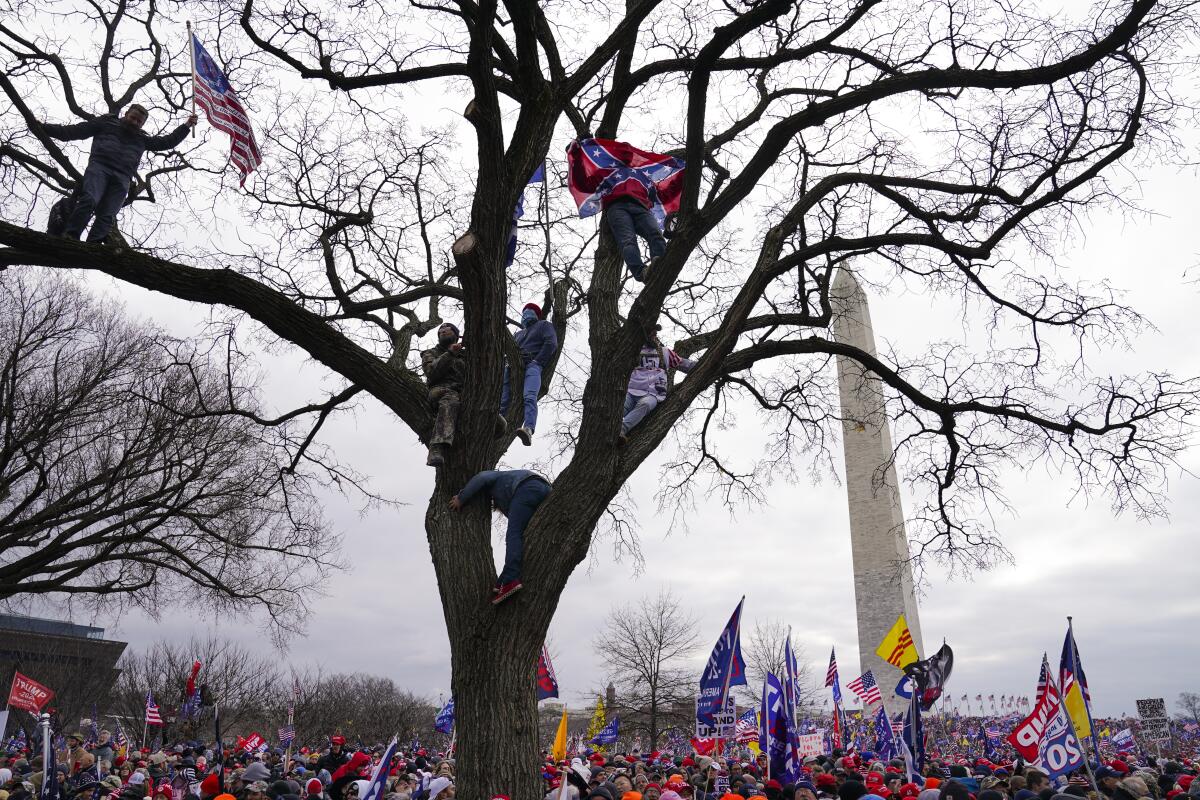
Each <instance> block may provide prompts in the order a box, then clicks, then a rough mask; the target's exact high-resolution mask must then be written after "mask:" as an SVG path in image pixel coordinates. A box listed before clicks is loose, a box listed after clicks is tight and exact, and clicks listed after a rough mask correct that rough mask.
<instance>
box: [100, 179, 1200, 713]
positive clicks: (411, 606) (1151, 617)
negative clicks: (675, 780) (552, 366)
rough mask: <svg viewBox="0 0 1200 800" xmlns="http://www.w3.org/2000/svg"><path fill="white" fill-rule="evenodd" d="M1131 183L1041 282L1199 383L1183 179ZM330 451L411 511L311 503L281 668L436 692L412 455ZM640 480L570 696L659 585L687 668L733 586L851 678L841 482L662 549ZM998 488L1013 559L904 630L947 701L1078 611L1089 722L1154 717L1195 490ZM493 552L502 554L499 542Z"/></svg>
mask: <svg viewBox="0 0 1200 800" xmlns="http://www.w3.org/2000/svg"><path fill="white" fill-rule="evenodd" d="M1140 172H1141V174H1142V176H1143V181H1142V185H1141V188H1140V191H1141V192H1142V193H1143V197H1142V203H1143V205H1144V206H1145V207H1148V208H1149V209H1151V210H1152V211H1153V212H1155V213H1154V215H1151V216H1143V217H1138V218H1125V217H1123V216H1117V215H1109V214H1099V215H1095V216H1094V217H1093V218H1092V219H1091V220H1089V221H1088V222H1087V224H1086V226H1085V227H1084V228H1083V229H1080V230H1076V231H1073V232H1072V234H1071V236H1070V239H1069V240H1068V241H1065V242H1064V245H1063V252H1062V255H1061V259H1060V262H1059V269H1060V270H1061V272H1062V274H1063V275H1064V277H1067V278H1086V279H1089V280H1096V281H1099V280H1103V279H1110V280H1111V281H1112V282H1113V283H1114V284H1115V285H1116V286H1118V287H1120V288H1124V289H1126V290H1127V291H1128V298H1127V299H1128V300H1129V302H1130V303H1132V305H1133V306H1134V307H1135V308H1137V309H1139V310H1140V311H1142V312H1143V313H1144V314H1145V315H1146V316H1147V317H1148V319H1149V321H1150V322H1151V323H1153V325H1154V329H1147V330H1145V331H1143V332H1142V333H1141V334H1140V335H1139V336H1138V337H1137V338H1136V340H1135V341H1134V346H1133V349H1132V350H1131V351H1130V352H1114V353H1109V354H1105V355H1104V358H1103V361H1104V363H1105V365H1106V366H1110V367H1111V368H1112V369H1114V370H1115V369H1126V370H1160V369H1161V370H1171V371H1173V372H1175V373H1176V374H1178V375H1196V374H1200V355H1198V354H1197V352H1196V347H1195V342H1196V340H1197V337H1196V335H1195V326H1196V324H1197V323H1196V309H1197V307H1198V302H1197V301H1198V299H1200V298H1198V291H1197V286H1196V285H1195V284H1193V283H1189V282H1188V280H1187V276H1186V275H1185V273H1186V272H1187V271H1188V270H1189V269H1190V268H1191V267H1192V266H1193V263H1194V262H1195V260H1196V253H1197V251H1198V250H1200V247H1198V246H1197V244H1196V241H1197V240H1196V235H1195V234H1196V227H1195V226H1196V215H1195V202H1194V196H1195V190H1196V176H1195V175H1194V174H1193V173H1192V172H1190V171H1182V172H1181V171H1178V170H1175V169H1172V168H1156V169H1147V170H1140ZM101 285H103V286H105V287H106V289H107V290H109V291H112V292H114V293H115V294H117V295H119V296H120V297H122V298H123V299H124V300H125V301H126V302H127V303H128V304H129V306H130V308H131V310H133V311H135V312H136V313H139V314H144V315H146V316H149V317H150V318H152V319H155V320H156V321H158V322H159V323H160V324H163V325H167V326H169V327H170V328H171V329H172V330H173V331H174V332H176V333H181V332H185V331H186V330H188V325H189V324H190V322H188V320H193V319H197V318H199V316H200V314H199V313H198V312H197V311H196V310H195V309H188V308H187V307H186V306H185V305H184V304H181V303H179V302H178V301H174V300H170V299H167V298H163V297H160V296H152V295H149V294H147V293H144V292H140V290H138V291H135V290H131V289H129V288H128V287H124V286H118V285H116V284H114V283H104V284H101ZM871 313H872V315H873V318H874V321H875V327H876V332H877V336H878V337H879V339H880V346H881V349H883V346H884V344H885V343H890V344H893V345H894V346H896V347H897V348H898V349H900V350H902V351H906V352H919V349H917V348H920V347H921V346H922V343H924V342H928V341H932V340H936V339H942V338H953V337H954V336H956V335H958V333H959V329H961V327H963V326H964V325H965V327H966V328H967V329H968V330H970V329H971V328H972V326H973V324H974V323H975V322H976V321H974V320H971V319H967V320H965V321H960V320H959V317H958V314H957V309H955V308H947V307H944V306H931V305H930V304H929V303H928V301H927V300H926V298H924V297H922V296H917V295H905V294H902V293H901V292H899V291H895V292H894V293H893V294H891V295H884V296H880V295H875V296H872V297H871ZM299 364H300V359H299V358H298V357H297V356H294V355H293V356H288V355H280V356H265V357H264V365H265V367H266V369H267V370H268V371H269V372H270V376H269V378H268V390H269V391H268V397H270V396H271V393H272V391H273V390H275V389H277V388H284V389H294V388H295V387H296V386H301V385H304V384H305V383H306V382H307V381H314V382H315V381H316V380H319V378H320V377H321V374H320V372H319V371H318V370H317V369H315V368H311V367H307V368H302V369H301V370H300V372H299V373H297V370H296V367H297V365H299ZM310 385H311V384H310ZM750 419H752V417H751V418H750ZM542 427H543V428H546V427H548V426H547V425H545V424H543V426H542ZM751 430H752V428H751ZM748 432H749V431H748ZM326 441H327V442H329V443H330V444H332V445H333V446H334V447H336V449H337V452H338V454H339V456H340V457H341V459H342V460H343V461H345V462H347V463H349V464H351V465H353V466H354V467H356V468H358V469H359V470H361V471H363V472H365V473H367V474H369V475H371V476H372V478H373V482H374V486H375V487H376V488H377V489H378V490H380V491H382V492H384V493H386V494H389V495H390V496H393V497H395V498H396V499H398V500H400V501H402V502H404V503H406V504H407V505H406V506H404V507H402V508H400V509H398V510H389V511H383V512H378V513H369V514H367V515H366V516H363V517H360V516H359V514H358V508H357V506H356V505H354V504H352V503H347V502H346V501H344V500H343V499H342V498H340V497H338V496H336V495H332V496H330V498H329V500H328V505H327V512H328V514H329V517H330V519H331V520H332V521H333V523H334V525H335V526H336V527H337V528H339V529H340V530H342V531H343V532H344V533H345V535H346V536H345V555H346V557H347V560H348V562H349V563H350V568H349V570H348V571H346V572H345V573H343V574H339V575H335V576H334V577H333V578H332V579H331V580H330V581H329V582H328V584H327V585H326V587H325V589H326V591H327V593H328V596H327V597H326V598H324V599H322V600H319V601H318V602H317V603H316V604H315V606H314V612H313V614H312V615H311V617H310V618H309V620H308V621H307V630H308V633H307V636H305V637H303V638H297V639H295V640H293V641H292V643H291V647H290V649H289V651H288V652H287V653H278V654H277V656H278V658H279V659H280V660H281V662H284V663H292V664H303V663H317V662H319V663H322V664H324V665H325V666H326V667H328V668H329V669H331V670H338V671H363V672H371V673H377V674H385V675H388V676H390V677H392V678H394V679H395V680H396V681H397V682H398V683H399V684H400V685H402V686H405V687H408V688H410V689H412V690H414V691H417V692H420V693H424V694H427V695H428V696H430V698H431V699H436V698H437V697H438V696H439V694H441V693H444V692H447V691H448V687H449V684H450V675H449V645H448V642H447V638H446V633H445V627H444V623H443V620H442V614H441V610H440V607H439V603H438V599H437V591H436V588H435V585H434V576H433V569H432V566H431V564H430V561H429V555H428V549H427V545H426V541H425V534H424V530H423V516H424V507H425V503H426V501H427V499H428V496H429V493H430V491H431V488H432V477H433V475H432V472H431V471H430V470H429V469H428V468H427V467H425V466H423V462H424V452H423V450H422V449H421V447H420V446H419V444H418V443H417V441H416V439H415V438H414V437H413V435H412V434H411V433H408V432H407V431H406V430H405V429H404V428H403V426H402V425H401V424H400V423H398V422H397V421H396V420H395V419H393V418H392V417H391V416H390V415H389V414H388V413H386V412H384V411H383V410H382V409H381V408H380V407H379V406H378V405H377V404H374V403H373V402H371V401H368V402H367V403H366V404H364V406H363V407H362V408H361V410H360V411H359V412H358V413H357V414H356V415H355V416H354V417H343V418H342V419H341V420H339V421H338V422H336V423H335V424H334V425H333V426H331V427H330V428H329V430H328V434H327V436H326ZM747 446H748V447H753V443H752V442H751V443H750V444H749V445H747ZM515 447H516V449H515V450H514V451H510V462H509V463H510V464H512V465H522V464H525V463H530V462H531V461H532V460H534V459H536V458H537V457H538V456H539V454H541V452H542V447H541V446H537V445H536V443H535V447H534V448H532V449H531V450H528V451H523V452H521V451H522V450H523V448H520V446H519V445H516V446H515ZM734 454H735V455H736V451H734ZM839 456H840V451H839ZM838 461H839V467H838V468H839V470H840V468H841V467H840V457H839V459H838ZM1187 464H1188V465H1189V468H1190V469H1191V470H1192V471H1195V468H1196V467H1197V466H1200V456H1197V455H1196V454H1195V453H1193V454H1190V455H1189V456H1188V457H1187ZM656 484H657V464H656V463H654V462H647V464H645V465H644V466H643V468H642V469H641V470H640V471H639V472H638V473H637V474H636V475H635V476H634V479H633V481H632V487H633V497H634V498H635V499H636V501H637V502H638V504H639V507H640V508H641V509H642V512H643V516H644V517H645V519H646V526H645V530H644V531H643V538H642V542H643V548H644V554H645V565H646V568H645V571H644V573H643V574H640V575H637V574H634V573H633V571H632V565H631V564H629V563H614V562H613V560H612V558H611V553H609V552H608V551H607V550H606V549H605V548H604V546H603V545H600V546H599V547H598V548H596V550H595V552H593V554H592V558H591V567H590V568H588V567H587V566H586V565H585V566H584V567H581V568H580V569H579V570H578V571H577V572H576V574H575V575H574V576H573V577H572V579H571V581H570V583H569V584H568V586H567V589H566V592H565V593H564V594H563V597H562V601H561V603H560V605H559V609H558V612H557V615H556V617H555V620H554V623H553V624H552V626H551V639H552V642H553V645H554V648H555V650H556V652H557V653H558V657H557V663H556V665H555V666H556V669H557V672H558V678H559V682H560V684H561V686H562V689H563V692H564V697H565V698H566V699H567V701H568V703H571V702H576V703H582V702H583V701H584V694H585V693H586V692H587V691H588V690H589V689H590V688H592V687H595V686H598V685H602V682H603V675H602V674H601V671H600V666H599V661H598V659H597V658H596V657H595V655H594V653H593V645H592V642H593V638H594V636H595V633H596V631H597V630H598V628H599V626H600V624H601V621H602V619H603V617H604V614H605V613H606V611H607V610H608V609H609V608H610V607H612V606H613V605H615V604H620V603H627V602H637V601H639V600H640V599H642V598H645V597H648V596H652V595H654V594H655V593H657V592H658V591H660V590H661V589H663V588H669V589H671V590H672V591H674V592H675V593H676V594H677V595H679V596H681V597H682V598H684V600H685V601H686V605H687V606H688V607H689V608H690V609H693V610H694V611H695V613H696V614H697V615H699V616H700V617H701V620H702V622H701V639H702V642H703V643H702V646H701V647H700V649H699V650H698V651H697V653H696V665H697V666H696V668H697V674H698V672H699V664H700V661H701V660H702V659H703V658H704V657H705V655H706V651H707V649H708V648H710V647H711V645H712V642H713V641H714V640H715V639H716V637H717V635H718V633H719V631H720V629H721V626H722V625H723V624H724V622H725V620H726V619H727V618H728V616H729V614H730V612H731V610H732V609H733V607H734V605H735V604H736V603H737V600H738V598H739V597H740V596H741V595H742V594H743V593H744V594H745V595H746V607H745V610H746V625H745V627H746V628H747V629H748V628H749V627H750V626H751V625H752V624H753V622H754V620H756V619H758V620H766V619H772V618H775V619H780V620H783V621H784V622H785V623H787V624H790V625H791V626H792V627H793V630H794V631H795V641H796V642H797V644H798V645H799V646H801V647H803V649H804V656H805V657H806V659H807V661H808V662H809V663H810V664H812V666H813V670H814V672H819V673H822V674H823V670H824V666H825V662H826V659H827V658H828V656H829V648H830V646H831V645H836V646H837V648H838V654H839V661H840V663H841V665H842V676H843V682H845V681H846V680H849V679H850V678H851V677H853V675H854V674H856V673H855V672H854V670H855V669H856V665H857V659H858V651H857V646H856V642H857V635H856V629H855V607H854V596H853V582H852V573H851V563H850V544H849V523H848V515H847V508H846V501H845V495H844V492H843V490H842V488H841V487H840V485H839V479H837V478H835V477H833V476H830V477H828V478H826V479H825V480H823V481H822V482H820V483H818V484H815V485H814V484H810V483H801V484H798V485H786V484H776V485H775V486H774V487H773V489H772V491H771V492H770V495H769V498H768V503H767V504H765V505H763V506H762V507H756V508H743V509H741V510H740V511H739V512H738V513H737V515H736V516H735V517H732V518H731V517H730V516H729V514H728V513H727V512H726V511H725V510H724V509H723V508H722V507H720V506H719V505H718V504H717V503H715V502H714V503H706V502H704V500H703V493H699V496H700V498H701V499H700V501H699V502H698V504H697V506H696V508H695V509H694V510H692V511H691V512H690V513H689V518H690V524H691V530H690V532H689V533H687V534H672V535H670V536H668V535H667V524H666V521H665V520H660V519H658V518H656V517H655V516H654V515H653V510H654V508H655V496H654V495H655V487H656ZM1005 488H1006V490H1007V492H1008V495H1009V498H1010V500H1011V504H1012V509H1011V513H1004V512H1001V513H1000V515H999V516H998V517H997V525H998V529H999V532H1000V533H1001V534H1002V536H1003V538H1004V541H1005V543H1006V544H1007V546H1008V547H1009V549H1010V550H1011V552H1012V555H1013V559H1014V563H1013V564H1011V565H1002V566H1000V567H997V568H996V569H994V570H992V571H990V572H987V573H982V574H976V575H974V576H972V577H971V578H970V579H968V580H957V581H947V580H946V579H944V577H943V576H942V575H941V574H939V573H938V572H937V570H936V569H935V570H932V571H930V572H929V573H928V574H927V575H926V579H927V585H926V589H925V593H924V595H923V596H922V597H921V599H920V609H921V611H920V613H921V626H922V629H923V631H924V636H925V644H926V645H927V647H928V648H930V649H931V648H933V647H934V646H936V645H937V644H938V643H939V642H940V640H941V639H943V638H944V639H945V640H946V641H948V642H949V643H950V644H951V645H952V646H953V647H954V650H955V654H956V658H957V660H956V665H955V671H954V675H953V677H952V679H951V684H950V687H951V688H950V691H951V692H952V694H953V695H954V696H956V697H960V696H961V695H962V694H969V695H970V696H971V697H972V698H974V696H975V695H976V694H983V695H984V696H987V695H989V694H993V693H994V694H995V695H997V696H999V695H1001V694H1009V695H1011V694H1017V695H1022V694H1032V692H1033V688H1034V684H1035V681H1036V677H1037V670H1038V665H1039V663H1040V659H1041V654H1042V652H1043V651H1046V650H1048V651H1050V653H1051V657H1052V659H1057V653H1058V650H1059V648H1060V647H1061V645H1062V639H1063V634H1064V631H1065V627H1066V616H1067V615H1068V614H1070V615H1073V616H1074V618H1075V625H1076V634H1077V639H1078V642H1079V646H1080V649H1081V653H1082V656H1083V665H1084V668H1085V670H1086V671H1087V674H1088V679H1089V682H1090V686H1091V691H1092V696H1093V698H1094V702H1095V706H1096V709H1097V711H1098V713H1100V714H1115V713H1123V712H1129V713H1134V710H1135V709H1134V700H1135V699H1136V698H1141V697H1165V698H1166V699H1167V701H1168V705H1169V706H1171V705H1173V703H1174V700H1175V697H1176V696H1177V695H1178V693H1179V692H1181V691H1187V690H1200V681H1198V680H1197V679H1196V677H1195V669H1194V664H1195V663H1196V660H1197V658H1200V643H1198V642H1197V630H1198V628H1197V620H1200V599H1198V595H1197V592H1196V591H1195V586H1196V569H1197V561H1196V554H1197V544H1196V542H1197V524H1196V520H1197V518H1198V516H1200V491H1198V488H1200V486H1198V484H1197V479H1196V478H1195V477H1193V476H1192V475H1189V474H1178V475H1176V476H1174V479H1173V482H1172V487H1171V495H1172V507H1171V511H1172V519H1171V520H1170V521H1169V522H1168V521H1163V520H1151V521H1144V520H1139V519H1136V518H1134V517H1132V516H1124V517H1114V516H1113V514H1112V513H1111V511H1110V508H1109V505H1108V502H1107V500H1106V499H1105V498H1103V497H1096V498H1090V499H1089V498H1086V497H1076V496H1074V493H1073V487H1072V484H1071V482H1070V480H1069V478H1068V477H1064V476H1060V475H1058V474H1055V473H1054V472H1052V471H1049V470H1048V469H1047V468H1046V467H1045V466H1043V465H1039V466H1036V467H1034V468H1033V469H1031V470H1030V471H1028V472H1024V473H1023V472H1020V471H1013V472H1011V473H1009V474H1007V475H1006V476H1005ZM495 550H496V554H497V557H499V554H500V543H499V542H496V548H495ZM786 565H793V568H788V567H787V566H786ZM262 625H263V623H262V622H261V620H241V619H239V620H236V621H231V622H230V624H228V625H222V626H220V627H219V628H216V629H214V630H213V632H215V633H217V634H219V635H222V636H228V637H231V638H233V639H236V640H238V641H241V642H243V643H246V644H247V645H249V646H251V647H254V648H259V649H261V650H263V651H269V650H270V649H271V646H270V644H269V640H268V636H267V635H266V633H265V632H264V631H263V627H262ZM205 632H207V631H204V630H201V629H196V628H195V627H194V626H193V625H192V624H191V621H190V619H189V617H188V615H187V614H186V612H183V611H177V612H170V613H166V614H164V615H163V617H162V618H161V619H160V620H151V619H148V618H146V617H144V616H142V615H140V614H129V615H127V616H125V617H124V618H123V619H122V620H121V621H120V623H119V624H117V625H110V634H111V635H113V636H115V637H119V638H122V639H124V640H126V641H128V642H130V643H131V645H132V646H134V647H137V646H139V645H144V644H146V643H148V642H150V641H153V640H154V639H157V638H161V637H166V638H171V639H185V638H187V637H188V636H190V635H192V634H193V633H205ZM881 682H882V681H881Z"/></svg>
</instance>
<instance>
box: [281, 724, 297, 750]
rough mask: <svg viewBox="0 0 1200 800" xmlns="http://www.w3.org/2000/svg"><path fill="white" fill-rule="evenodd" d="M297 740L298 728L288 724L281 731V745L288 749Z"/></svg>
mask: <svg viewBox="0 0 1200 800" xmlns="http://www.w3.org/2000/svg"><path fill="white" fill-rule="evenodd" d="M295 739H296V726H295V725H292V724H291V723H288V724H287V725H284V726H283V727H282V728H280V729H279V743H280V744H281V745H283V746H284V747H287V746H288V745H289V744H291V743H292V742H293V741H295Z"/></svg>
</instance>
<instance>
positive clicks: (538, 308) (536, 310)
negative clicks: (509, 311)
mask: <svg viewBox="0 0 1200 800" xmlns="http://www.w3.org/2000/svg"><path fill="white" fill-rule="evenodd" d="M531 308H532V309H533V313H535V314H537V315H538V319H541V318H542V307H541V306H539V305H538V304H537V303H526V304H525V305H524V306H522V307H521V313H522V314H524V313H525V312H526V311H527V310H529V309H531Z"/></svg>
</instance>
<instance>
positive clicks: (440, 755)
mask: <svg viewBox="0 0 1200 800" xmlns="http://www.w3.org/2000/svg"><path fill="white" fill-rule="evenodd" d="M386 753H387V748H386V747H385V746H384V745H374V746H364V745H362V744H358V745H357V746H354V747H351V746H348V745H347V743H346V740H345V739H344V738H343V737H341V736H333V737H331V738H330V739H329V740H328V744H327V745H326V746H324V747H321V748H312V749H310V748H307V747H299V748H296V749H295V750H294V751H291V750H285V749H284V748H282V747H275V748H269V747H266V746H263V747H261V748H260V749H259V750H258V751H257V752H247V751H245V750H244V749H243V750H241V751H235V750H230V749H224V750H215V749H214V748H213V747H212V746H211V745H207V746H206V745H205V744H202V743H198V742H185V743H180V744H177V745H174V746H169V747H166V748H157V749H155V748H142V749H140V750H138V749H133V750H127V749H126V748H124V747H118V746H116V744H115V743H114V742H113V740H112V737H111V736H109V734H108V732H107V731H101V732H100V734H99V736H98V737H96V736H93V737H91V738H90V740H88V739H85V737H84V736H83V735H82V734H81V733H78V732H77V733H72V734H70V735H69V736H67V737H66V740H65V743H63V742H60V746H59V747H58V748H57V749H56V750H55V764H54V765H53V769H55V770H56V774H55V777H56V781H55V783H54V791H53V792H51V793H49V794H46V793H44V792H43V789H44V788H45V787H44V784H45V770H44V765H43V763H42V757H41V755H40V754H39V753H38V752H37V748H36V747H34V748H26V749H21V750H18V751H16V752H7V753H6V752H0V800H47V798H48V797H49V798H53V800H365V798H366V797H367V795H368V793H369V787H370V780H369V779H370V778H371V777H372V776H375V775H383V774H384V773H383V770H384V767H381V766H380V762H381V760H382V759H383V758H385V757H386ZM454 755H455V754H454V753H453V752H432V751H428V750H426V749H425V748H423V747H421V746H420V745H419V744H418V743H416V742H414V743H412V746H410V747H408V748H404V749H400V750H396V751H394V754H393V756H392V759H391V763H390V764H388V765H386V777H385V778H383V780H384V783H383V788H382V790H381V792H379V793H377V794H376V795H375V796H376V797H378V800H448V799H449V798H453V797H455V796H456V788H455V759H454ZM543 756H544V764H543V769H542V778H543V781H544V790H545V795H544V796H545V798H546V800H744V799H745V798H749V799H750V800H1196V799H1197V798H1200V781H1198V780H1196V775H1197V772H1198V770H1200V760H1197V759H1196V757H1195V753H1190V754H1184V753H1173V754H1172V755H1170V756H1159V757H1154V756H1150V755H1147V754H1138V753H1134V752H1129V751H1119V752H1116V753H1115V754H1112V757H1110V758H1106V759H1105V761H1104V763H1102V764H1096V765H1095V768H1094V769H1090V770H1089V769H1080V770H1078V771H1077V772H1075V773H1074V774H1071V775H1069V776H1062V777H1060V778H1058V779H1057V780H1055V781H1051V780H1050V778H1049V777H1048V776H1047V774H1046V772H1044V771H1042V770H1040V769H1037V768H1034V767H1030V766H1029V765H1026V764H1024V763H1023V762H1022V761H1021V760H1020V759H1019V758H1016V759H1013V760H1008V759H1004V758H999V757H996V756H994V759H995V760H989V759H987V758H972V757H969V756H966V755H958V756H931V757H930V759H929V760H928V763H927V764H926V765H925V766H924V768H923V769H921V770H920V774H915V773H910V772H908V770H907V768H906V765H905V762H904V761H903V760H901V759H889V760H884V759H881V758H876V757H875V756H874V754H872V753H871V752H861V753H860V752H854V751H853V750H850V751H844V750H842V749H834V750H833V751H832V753H829V754H826V755H819V756H808V757H806V758H804V759H803V766H802V768H801V771H800V773H799V778H798V779H797V780H790V781H786V782H784V781H782V780H780V779H779V778H778V777H774V776H772V775H770V774H769V768H768V763H767V758H766V756H765V755H764V754H759V755H758V756H757V757H756V756H755V755H754V754H753V752H752V751H750V750H746V749H738V750H737V751H735V752H730V753H729V754H727V755H724V756H722V755H719V754H717V755H714V756H712V757H710V756H704V755H699V754H697V753H696V752H695V751H689V754H687V755H681V754H679V753H678V752H671V753H668V752H666V751H663V752H658V751H655V752H650V753H646V754H641V753H639V752H637V751H636V750H635V751H633V752H623V753H619V754H610V755H604V754H602V753H600V752H587V753H584V754H579V755H576V756H574V757H572V758H570V759H569V760H566V759H564V760H561V761H558V762H555V761H554V760H553V759H551V758H550V757H549V756H547V755H545V754H543ZM486 800H532V799H527V798H512V797H509V796H508V795H495V796H493V797H491V798H487V799H486Z"/></svg>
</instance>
